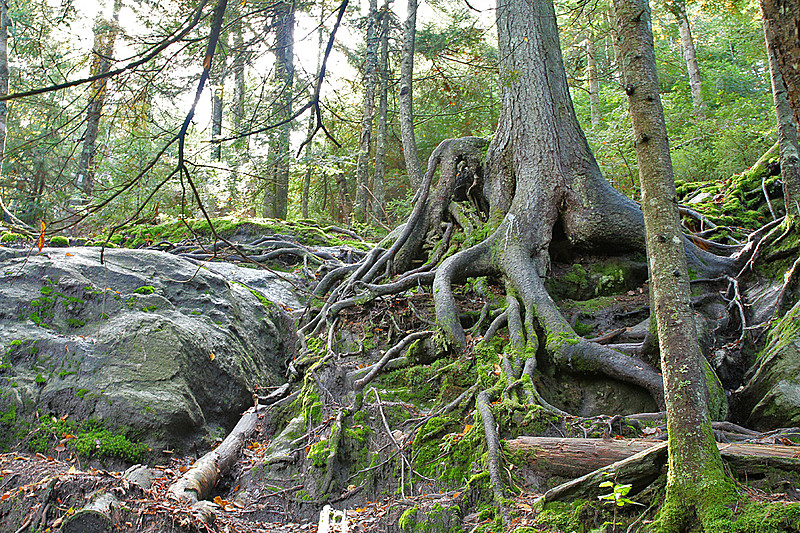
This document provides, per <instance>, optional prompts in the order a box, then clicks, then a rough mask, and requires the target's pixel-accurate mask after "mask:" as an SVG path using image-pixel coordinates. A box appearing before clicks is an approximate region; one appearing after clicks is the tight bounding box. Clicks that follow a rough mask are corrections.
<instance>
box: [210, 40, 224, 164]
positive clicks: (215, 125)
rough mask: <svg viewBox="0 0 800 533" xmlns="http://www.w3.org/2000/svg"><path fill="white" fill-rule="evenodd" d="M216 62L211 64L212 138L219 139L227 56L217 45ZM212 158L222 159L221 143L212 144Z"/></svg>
mask: <svg viewBox="0 0 800 533" xmlns="http://www.w3.org/2000/svg"><path fill="white" fill-rule="evenodd" d="M214 59H216V61H214V64H213V65H212V66H211V81H212V83H213V84H212V85H211V87H210V89H211V140H212V141H213V140H216V139H219V138H220V137H221V136H222V111H223V98H224V95H225V74H224V72H225V58H224V57H223V55H222V53H221V50H220V48H219V47H217V53H216V54H215V55H214ZM211 160H212V161H220V160H222V146H221V145H220V144H219V143H215V144H212V145H211Z"/></svg>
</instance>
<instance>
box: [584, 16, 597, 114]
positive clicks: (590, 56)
mask: <svg viewBox="0 0 800 533" xmlns="http://www.w3.org/2000/svg"><path fill="white" fill-rule="evenodd" d="M589 24H591V20H590V21H589ZM586 83H587V84H588V86H589V110H590V111H589V112H590V117H591V122H592V127H595V126H599V125H600V78H599V77H598V75H597V49H596V46H595V42H594V30H591V31H590V32H589V37H588V38H587V39H586Z"/></svg>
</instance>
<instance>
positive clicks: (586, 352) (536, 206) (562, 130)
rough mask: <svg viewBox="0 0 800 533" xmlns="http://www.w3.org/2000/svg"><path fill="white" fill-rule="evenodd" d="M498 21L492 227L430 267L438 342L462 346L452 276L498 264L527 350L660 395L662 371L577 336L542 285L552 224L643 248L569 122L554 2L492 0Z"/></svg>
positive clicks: (633, 209) (637, 226)
mask: <svg viewBox="0 0 800 533" xmlns="http://www.w3.org/2000/svg"><path fill="white" fill-rule="evenodd" d="M497 26H498V36H499V45H500V57H501V58H502V59H501V64H500V76H501V79H503V80H504V83H503V95H502V105H503V108H502V115H501V117H500V123H499V125H498V129H497V132H496V134H495V136H494V138H493V140H492V143H491V145H490V146H489V152H488V155H487V166H488V172H487V174H488V179H487V185H486V189H487V196H488V197H489V200H490V201H489V203H490V213H489V222H488V223H489V224H492V225H493V226H495V227H496V228H497V229H496V230H495V231H494V233H493V234H492V235H490V236H489V237H488V238H487V239H486V240H485V241H483V242H482V243H480V244H478V245H476V246H475V247H473V248H470V249H467V250H465V251H463V252H460V253H458V254H456V255H454V256H452V257H450V258H448V259H446V260H445V261H444V262H443V263H442V265H441V266H440V267H439V269H438V270H437V273H436V277H435V280H434V299H435V302H436V316H437V323H438V325H439V327H440V328H441V330H442V333H443V336H444V338H445V341H446V342H447V343H451V344H454V345H456V346H463V345H464V344H465V343H466V338H465V334H464V330H463V329H462V327H461V324H460V322H459V319H458V313H457V309H456V306H455V300H454V296H453V292H452V288H451V283H452V282H453V281H457V280H461V279H464V278H466V277H468V276H475V275H484V274H486V273H489V272H500V273H502V274H503V275H504V276H505V277H506V278H507V279H508V280H509V283H510V285H511V288H512V289H513V290H514V292H515V293H516V294H517V295H518V296H519V299H520V300H521V303H522V304H523V305H522V309H523V317H522V324H523V326H524V331H522V332H520V333H521V338H522V339H524V342H525V343H526V344H527V346H528V349H527V352H528V353H537V351H539V352H540V353H543V354H546V356H547V357H548V358H549V359H550V361H551V363H553V364H555V365H556V366H559V367H564V368H568V369H573V370H574V369H580V370H581V371H585V372H600V373H604V374H606V375H609V376H611V377H614V378H616V379H620V380H622V381H627V382H630V383H634V384H636V385H639V386H641V387H644V388H645V389H647V390H648V391H650V392H651V394H652V395H653V397H654V398H655V399H656V401H657V402H661V400H662V382H661V377H660V375H659V374H658V373H657V372H656V371H655V370H654V369H653V368H651V367H649V366H648V365H647V364H645V363H643V362H641V361H638V360H636V359H633V358H631V357H629V356H626V355H622V354H620V353H618V352H615V351H612V350H610V349H607V348H605V347H603V346H600V345H597V344H593V343H590V342H588V341H586V340H584V339H582V338H581V337H579V336H578V335H577V334H576V333H575V332H574V330H573V329H572V327H571V326H570V325H569V323H568V322H567V321H566V320H565V319H564V317H563V316H562V315H561V313H560V312H559V311H558V309H557V308H556V306H555V303H554V302H553V300H552V298H550V296H549V294H548V293H547V291H546V289H545V288H544V284H543V282H542V278H541V276H543V275H546V274H547V273H548V271H549V262H550V261H549V245H550V243H551V241H552V238H553V230H554V228H555V226H556V225H557V224H558V225H559V226H560V228H561V231H560V233H562V234H563V235H565V236H566V239H568V240H569V242H570V243H571V244H573V245H577V246H581V247H584V248H597V247H602V248H604V250H605V251H606V252H612V253H613V252H614V251H616V252H620V253H621V252H624V251H629V250H643V249H644V225H643V220H642V213H641V211H640V210H639V208H638V206H637V205H636V203H635V202H633V201H631V200H630V199H628V198H626V197H625V196H623V195H622V194H620V193H619V192H618V191H616V190H615V189H613V188H612V187H611V186H610V185H609V184H608V182H606V181H605V180H604V179H603V177H602V175H601V174H600V169H599V167H598V165H597V162H596V161H595V159H594V157H593V155H592V153H591V150H590V149H589V146H588V143H587V141H586V138H585V137H584V135H583V132H582V131H581V129H580V127H579V125H578V122H577V118H576V117H575V112H574V109H573V106H572V100H571V99H570V96H569V89H568V86H567V79H566V74H565V72H564V68H563V61H562V57H561V50H560V46H559V41H558V31H557V27H556V16H555V12H554V9H553V5H552V4H551V3H549V2H510V1H506V0H499V1H498V5H497ZM537 332H543V333H544V338H541V339H540V338H539V337H538V333H537ZM540 348H542V350H540ZM510 377H512V378H516V377H518V376H510Z"/></svg>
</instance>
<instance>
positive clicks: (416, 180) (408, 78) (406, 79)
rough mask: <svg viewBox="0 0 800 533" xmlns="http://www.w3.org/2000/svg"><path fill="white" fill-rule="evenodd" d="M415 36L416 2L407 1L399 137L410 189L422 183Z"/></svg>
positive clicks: (413, 0)
mask: <svg viewBox="0 0 800 533" xmlns="http://www.w3.org/2000/svg"><path fill="white" fill-rule="evenodd" d="M416 34H417V0H408V15H407V16H406V22H405V27H404V29H403V55H402V57H401V59H400V135H401V137H402V138H403V155H404V158H405V161H406V172H407V173H408V181H409V183H410V184H411V188H412V189H417V188H418V187H419V186H420V184H421V183H422V166H421V165H420V162H419V153H418V152H417V140H416V139H415V138H414V96H413V90H412V88H413V78H414V46H415V39H416Z"/></svg>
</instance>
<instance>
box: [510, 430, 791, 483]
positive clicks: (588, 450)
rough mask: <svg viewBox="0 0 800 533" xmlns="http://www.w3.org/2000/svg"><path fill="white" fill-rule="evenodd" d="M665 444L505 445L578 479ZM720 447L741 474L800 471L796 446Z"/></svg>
mask: <svg viewBox="0 0 800 533" xmlns="http://www.w3.org/2000/svg"><path fill="white" fill-rule="evenodd" d="M663 444H664V443H663V442H662V441H657V440H645V439H569V438H553V437H517V438H515V439H511V440H507V441H506V442H505V448H506V450H507V451H509V452H511V453H512V454H513V455H514V456H515V457H517V458H518V459H519V460H521V461H522V462H524V464H525V465H527V467H530V468H531V469H532V470H534V471H537V472H542V473H545V474H549V475H554V476H561V477H566V478H576V477H579V476H583V475H586V474H588V473H589V472H592V471H594V470H598V469H600V468H604V467H606V466H608V465H610V464H612V463H616V462H618V461H622V460H623V459H626V458H628V457H630V456H632V455H634V454H637V453H639V452H642V451H644V450H649V449H650V448H652V447H654V446H660V445H663ZM717 448H719V450H720V455H721V456H722V460H723V461H724V462H725V463H726V464H727V465H728V466H729V467H731V468H733V470H734V471H736V472H739V473H763V472H764V471H765V470H766V469H768V468H769V467H770V464H771V465H772V466H773V467H778V468H782V469H785V470H791V471H798V470H800V459H798V458H797V457H796V455H797V447H795V446H781V445H774V444H751V443H736V442H734V443H721V442H718V443H717ZM664 459H665V461H664V462H666V457H665V458H664ZM653 473H654V474H656V475H657V474H658V472H653Z"/></svg>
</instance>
